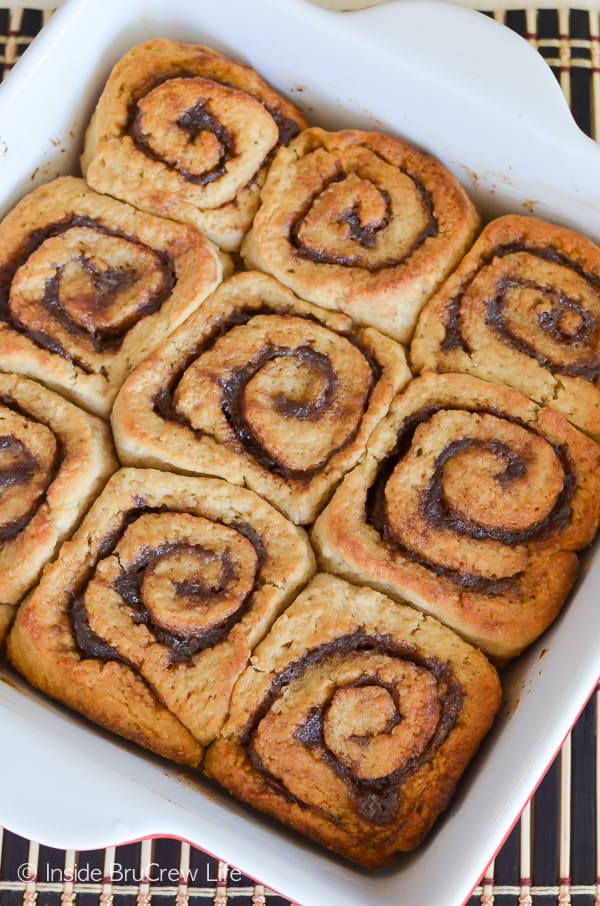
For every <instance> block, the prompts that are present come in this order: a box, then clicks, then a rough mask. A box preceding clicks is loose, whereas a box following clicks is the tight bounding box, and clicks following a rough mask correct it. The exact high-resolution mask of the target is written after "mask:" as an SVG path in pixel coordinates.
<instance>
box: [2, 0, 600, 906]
mask: <svg viewBox="0 0 600 906" xmlns="http://www.w3.org/2000/svg"><path fill="white" fill-rule="evenodd" d="M159 35H164V36H169V37H174V38H179V39H184V40H189V41H204V42H207V43H210V44H212V45H214V46H216V47H218V48H221V49H222V50H225V51H228V52H230V53H231V54H233V55H235V56H236V57H239V58H241V59H243V60H246V61H248V62H249V63H251V64H252V65H254V66H256V67H258V68H259V69H260V70H261V71H262V73H263V74H264V75H265V76H266V77H267V78H268V79H270V80H271V81H272V82H273V83H274V84H275V85H276V86H277V87H278V88H279V89H280V90H282V91H283V92H285V93H287V94H288V95H290V97H292V98H293V99H294V100H296V101H297V102H298V103H300V104H302V106H303V107H304V108H305V109H306V112H307V114H308V115H309V117H310V118H311V119H312V120H313V121H314V122H318V123H322V124H325V125H329V126H331V127H337V126H344V125H358V126H363V127H370V128H380V129H384V130H387V131H390V132H392V133H395V134H398V135H401V136H405V137H407V138H408V139H410V140H413V141H415V142H417V143H418V144H420V145H422V146H424V147H425V148H427V149H429V150H430V151H432V152H434V153H435V154H437V155H438V156H439V157H441V158H442V160H443V161H444V162H445V163H446V164H447V165H448V166H450V167H451V169H452V170H453V171H454V172H455V173H456V174H457V175H458V177H459V178H460V179H462V181H463V183H464V184H465V185H466V187H467V188H468V189H469V190H470V191H471V192H472V194H473V195H474V197H475V199H476V201H477V202H478V203H479V205H480V206H481V207H482V209H483V210H484V212H485V213H486V214H490V213H495V212H501V211H517V212H519V211H521V212H522V211H523V210H525V211H532V210H534V211H536V212H537V213H539V214H540V215H541V216H544V217H547V218H549V219H551V220H555V221H557V222H560V223H563V224H567V225H571V226H573V227H576V228H579V229H581V230H582V231H583V232H585V233H587V234H588V235H590V236H592V237H594V238H596V239H597V240H598V239H600V149H599V148H598V147H597V146H595V145H594V144H593V143H592V142H591V141H590V140H589V139H586V138H585V137H584V136H583V135H582V134H581V133H580V132H579V131H578V130H577V128H576V127H575V125H574V123H573V121H572V120H571V117H570V114H569V112H568V109H567V106H566V104H565V102H564V100H563V98H562V95H561V93H560V91H559V88H558V86H557V84H556V83H555V81H554V79H553V77H552V75H551V73H550V71H549V70H547V69H546V67H545V64H544V63H543V62H542V61H541V59H540V58H539V57H538V56H537V54H535V52H534V51H533V50H531V49H530V48H528V47H527V45H526V44H525V42H523V41H521V40H520V39H519V38H517V37H516V36H515V35H513V34H511V33H509V32H508V31H507V30H506V29H503V28H501V27H500V26H497V25H496V24H495V23H494V22H492V21H490V20H489V19H487V18H485V17H483V16H480V15H478V14H477V13H473V12H470V11H467V10H464V9H460V8H458V7H455V6H445V5H442V4H436V3H430V2H408V0H407V2H401V3H388V4H385V5H384V6H381V7H378V8H373V9H369V10H365V11H362V12H358V13H346V14H340V13H335V12H330V11H326V10H323V9H319V8H317V7H316V6H312V5H310V4H309V3H308V2H306V0H219V3H213V2H211V0H202V2H198V0H169V2H168V3H166V2H163V0H102V3H99V2H98V0H69V2H67V3H66V4H65V5H64V6H63V7H62V8H61V10H60V11H59V13H57V14H56V16H55V17H54V18H53V19H52V20H51V22H50V25H49V26H48V27H47V29H46V30H45V31H44V33H43V34H42V36H41V37H40V38H38V39H37V40H36V42H35V43H34V45H33V47H32V48H31V49H30V50H29V51H28V53H27V57H26V59H25V60H24V61H23V63H22V64H21V65H20V66H19V67H18V69H17V70H16V71H15V72H14V74H12V75H11V78H10V79H9V81H8V83H7V84H6V85H5V86H3V87H2V89H1V90H0V205H1V207H2V210H6V209H8V207H9V206H10V205H11V204H12V203H13V202H14V201H16V200H17V199H18V198H19V197H20V196H21V195H22V194H23V193H25V192H26V191H28V190H29V189H31V188H32V187H33V186H34V185H35V184H37V183H39V182H41V181H45V180H48V179H50V178H52V177H53V176H55V175H57V174H59V173H65V172H70V171H72V170H74V169H75V167H76V161H77V154H78V151H79V149H80V146H81V139H82V132H83V129H84V126H85V123H86V120H87V118H88V116H89V114H90V112H91V110H92V107H93V105H94V102H95V99H96V98H97V96H98V94H99V92H100V88H101V85H102V83H103V80H104V78H105V76H106V75H107V74H108V71H109V68H110V66H111V64H112V63H113V62H114V61H115V60H116V59H117V58H118V57H119V56H120V55H121V54H122V53H123V52H124V51H125V50H127V49H128V48H129V47H130V46H132V45H133V44H135V43H137V42H139V41H142V40H145V39H147V38H150V37H154V36H159ZM585 572H586V575H585V578H584V579H583V581H582V582H580V585H579V587H578V590H577V593H576V594H575V595H574V596H573V597H572V599H571V601H570V603H569V604H568V606H567V608H566V609H565V612H564V613H563V615H562V617H561V618H560V619H559V620H558V622H557V623H556V624H555V626H554V627H553V628H552V629H551V630H550V631H549V632H547V633H546V634H545V636H544V637H543V638H542V639H541V640H540V641H539V642H538V644H536V645H534V646H533V647H532V648H531V650H530V651H529V652H528V653H527V654H526V655H525V656H523V657H522V658H521V659H520V660H519V661H518V662H517V663H515V664H514V665H513V666H512V667H511V668H510V670H509V671H508V672H507V675H506V677H505V682H506V706H505V708H504V710H503V713H502V715H501V717H500V719H499V720H498V722H497V725H496V726H495V729H494V731H493V733H492V734H491V736H490V738H489V739H488V741H487V742H486V744H485V745H484V748H483V750H482V751H481V752H480V753H479V755H478V757H477V758H476V760H475V763H474V764H473V765H472V767H471V768H470V769H469V771H468V773H467V775H466V776H465V778H464V780H463V782H462V784H461V787H460V789H459V793H458V796H457V798H456V799H455V800H454V802H453V804H452V805H451V807H450V809H449V810H448V812H447V813H446V815H445V816H444V818H443V819H442V820H441V821H440V822H439V824H438V826H437V828H436V830H435V831H434V833H433V834H432V835H431V837H430V838H429V840H428V842H427V843H426V845H425V846H423V847H422V848H421V849H420V850H419V851H418V852H416V853H414V854H412V855H410V856H406V857H400V858H398V860H397V861H396V863H395V864H394V866H393V867H392V868H390V869H389V870H386V871H379V872H376V873H366V872H362V871H360V870H357V869H353V868H351V867H350V866H349V865H347V864H345V863H343V862H342V861H341V860H337V859H335V858H333V857H330V856H328V855H326V854H325V853H324V852H322V851H319V850H317V848H316V847H313V846H312V845H311V844H310V843H308V842H305V841H303V840H302V839H301V838H300V837H297V836H295V835H293V834H291V833H288V832H287V831H285V830H284V829H282V828H280V827H279V826H275V824H274V823H272V822H270V821H267V820H266V819H263V818H261V817H260V816H259V815H258V814H255V813H253V812H251V811H250V810H247V809H246V808H245V807H243V806H240V805H238V804H236V803H235V802H233V801H232V800H230V799H229V798H227V796H225V795H224V794H222V793H221V792H220V791H218V790H217V789H216V788H213V787H211V786H209V785H208V784H207V783H204V781H202V780H196V779H191V776H190V775H189V774H188V775H185V776H183V775H182V773H181V772H180V771H179V770H178V769H176V768H174V767H171V766H170V765H169V764H167V763H164V762H161V761H159V760H158V759H155V758H152V757H150V756H146V755H144V754H143V753H142V752H140V751H139V750H137V749H134V748H133V747H132V746H128V745H126V744H124V743H122V742H120V741H119V740H117V739H113V738H112V737H110V736H109V735H108V734H105V733H103V732H101V731H99V730H97V729H96V728H94V727H92V726H90V725H89V724H87V723H86V722H85V721H83V720H82V719H79V718H77V717H75V716H72V715H69V714H67V713H66V712H65V711H64V710H62V709H61V708H60V707H58V706H55V705H54V704H52V703H50V702H49V701H46V700H44V699H43V698H42V697H41V696H39V695H37V694H35V693H34V692H32V691H31V690H29V689H28V688H26V686H25V685H24V684H22V683H20V682H19V681H18V680H17V679H16V678H15V677H14V675H13V674H11V673H10V671H9V670H8V668H6V667H4V668H1V667H0V671H2V670H4V674H5V677H6V679H7V682H2V683H0V823H2V824H3V825H5V826H7V827H9V828H11V829H12V830H15V831H17V832H19V833H21V834H23V835H25V836H28V837H31V838H33V839H36V840H40V841H42V842H45V843H48V844H53V845H55V846H61V847H65V848H68V847H72V848H79V849H84V848H89V847H98V846H103V845H108V844H114V843H118V842H124V841H126V840H132V839H136V838H139V837H142V836H145V835H150V834H165V835H175V836H180V837H182V838H185V839H187V840H190V841H192V842H193V843H195V844H198V845H199V846H201V847H203V848H204V849H206V850H208V851H210V852H212V853H215V854H218V855H219V856H221V857H223V858H225V859H228V860H229V861H230V862H232V863H233V864H234V865H237V866H238V867H240V868H241V869H242V870H243V871H245V872H246V873H248V874H249V875H251V876H253V877H255V878H259V879H261V880H263V881H264V882H266V883H267V884H269V885H271V886H272V887H273V888H275V889H276V890H279V891H281V892H282V893H284V894H286V895H287V896H289V897H290V898H292V899H294V900H296V901H297V902H298V903H301V904H302V906H323V904H324V903H326V904H327V906H353V904H354V906H365V904H374V903H377V904H403V906H407V904H411V906H459V904H460V903H462V902H463V900H465V899H466V898H467V897H468V895H469V892H470V890H471V889H472V887H473V886H474V885H475V884H476V882H477V881H478V879H479V877H480V875H481V874H482V872H483V871H484V869H485V867H486V864H487V863H488V861H489V860H490V858H491V857H492V855H493V854H494V852H495V850H496V849H497V848H498V847H499V845H500V844H501V842H502V841H503V839H504V837H505V836H506V834H507V832H508V831H509V829H510V827H511V825H512V824H513V822H514V821H515V819H516V817H517V815H518V813H519V812H520V810H521V808H522V806H523V805H524V803H525V802H526V800H527V798H528V797H529V795H530V794H531V792H532V790H533V789H534V787H535V785H536V783H537V782H538V780H539V779H540V777H541V775H542V774H543V772H544V770H545V768H546V767H547V765H548V764H549V762H550V761H551V759H552V757H553V755H554V753H555V752H556V751H557V750H558V748H559V746H560V744H561V742H562V740H563V738H564V737H565V735H566V734H567V732H568V730H569V728H570V726H571V725H572V723H573V722H574V720H575V718H576V716H577V714H578V713H579V711H580V710H581V708H582V707H583V705H584V703H585V701H586V699H587V697H588V695H589V693H590V692H591V690H592V688H593V686H594V685H595V683H596V681H597V678H598V674H599V672H600V621H599V620H598V598H599V596H600V559H599V558H598V556H597V552H596V556H595V558H594V555H593V554H590V556H589V560H588V562H587V564H586V571H585ZM544 654H545V656H543V655H544Z"/></svg>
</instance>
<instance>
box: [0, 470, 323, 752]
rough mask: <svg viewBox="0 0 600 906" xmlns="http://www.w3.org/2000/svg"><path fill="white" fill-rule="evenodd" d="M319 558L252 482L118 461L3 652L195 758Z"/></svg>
mask: <svg viewBox="0 0 600 906" xmlns="http://www.w3.org/2000/svg"><path fill="white" fill-rule="evenodd" d="M313 571H314V558H313V554H312V551H311V549H310V546H309V544H308V539H307V538H306V535H305V534H304V532H303V531H302V530H301V529H298V528H295V527H294V526H293V525H291V524H290V523H289V522H287V520H285V519H284V518H283V516H281V515H279V513H277V512H276V511H275V510H273V508H272V507H270V506H269V504H267V503H265V502H264V501H263V500H260V499H259V498H258V497H257V496H256V495H255V494H253V493H252V492H251V491H247V490H245V489H243V488H236V487H233V486H232V485H230V484H227V482H224V481H220V480H218V479H209V478H184V477H182V476H180V475H169V474H167V473H164V472H157V471H144V470H139V471H138V470H135V469H123V470H121V471H120V472H118V473H117V474H116V475H115V476H114V477H113V478H112V479H111V480H110V482H109V483H108V485H107V487H106V489H105V490H104V492H103V493H102V494H101V495H100V497H99V498H98V499H97V501H96V502H95V504H94V505H93V507H92V509H91V510H90V512H89V514H88V516H87V517H86V519H85V520H84V522H83V523H82V525H81V528H80V529H79V530H78V532H76V534H75V535H74V536H73V538H72V540H71V541H68V542H66V543H65V544H64V545H63V547H62V548H61V551H60V555H59V557H58V560H57V561H56V563H54V564H53V565H52V566H51V567H49V568H48V569H47V570H46V572H45V574H44V577H43V579H42V581H41V583H40V584H39V585H38V587H37V588H36V589H35V591H34V592H33V593H32V594H31V595H30V596H29V598H28V599H27V601H26V603H25V604H24V605H23V607H22V608H21V610H20V612H19V615H18V617H17V620H16V622H15V625H14V627H13V629H12V631H11V634H10V636H9V639H8V655H9V658H10V660H11V662H12V664H13V665H14V666H15V667H16V668H17V670H19V672H21V673H22V674H23V675H24V676H25V677H26V678H27V679H28V680H29V681H30V682H31V683H33V685H35V686H37V687H38V688H40V689H42V691H44V692H46V693H47V694H49V695H51V696H53V697H54V698H57V699H58V700H59V701H62V702H64V703H65V704H67V705H69V707H71V708H74V709H75V710H77V711H81V712H82V713H83V714H85V715H86V716H87V717H90V718H91V719H92V720H94V721H96V722H97V723H99V724H101V725H102V726H104V727H107V728H108V729H109V730H113V731H114V732H115V733H120V734H121V735H122V736H125V737H127V738H128V739H132V740H134V741H135V742H137V743H139V744H140V745H143V746H146V747H147V748H149V749H152V750H153V751H154V752H158V753H159V754H160V755H164V756H165V757H167V758H172V759H174V760H175V761H179V762H183V763H186V764H192V765H195V764H198V763H199V762H200V761H201V758H202V751H203V746H205V745H207V744H208V743H209V742H211V741H212V740H213V739H214V738H215V736H216V735H217V733H218V731H219V730H220V728H221V726H222V724H223V721H224V720H225V718H226V716H227V713H228V708H229V698H230V696H231V692H232V689H233V686H234V684H235V682H236V680H237V678H238V676H239V675H240V673H241V672H242V670H243V669H244V667H245V666H246V663H247V661H248V658H249V656H250V653H251V650H252V648H253V647H254V645H256V644H257V642H258V641H259V640H260V639H261V638H262V636H263V635H264V634H265V633H266V632H267V630H268V629H269V627H270V625H271V623H272V622H273V620H274V619H275V618H276V616H277V615H278V614H279V613H280V612H281V611H282V610H283V609H284V607H285V606H286V605H287V603H288V602H289V600H290V599H291V598H292V597H293V594H294V592H296V591H297V590H298V588H299V587H300V586H301V585H302V584H303V583H304V582H306V581H307V579H308V578H310V576H311V575H312V573H313Z"/></svg>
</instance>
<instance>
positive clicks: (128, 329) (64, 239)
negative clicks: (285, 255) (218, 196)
mask: <svg viewBox="0 0 600 906" xmlns="http://www.w3.org/2000/svg"><path fill="white" fill-rule="evenodd" d="M0 274H1V279H0V370H2V371H16V372H19V373H22V374H26V375H28V376H29V377H33V378H35V379H36V380H39V381H41V382H42V383H44V384H47V385H48V386H50V387H51V388H52V389H54V390H58V391H59V392H60V393H62V394H64V395H65V396H67V397H69V398H70V399H72V400H73V401H74V402H76V403H78V404H80V405H82V406H83V407H84V408H86V409H89V410H90V411H92V412H94V413H95V414H97V415H103V416H107V415H108V413H109V412H110V407H111V404H112V401H113V399H114V397H115V395H116V393H117V390H118V389H119V387H120V386H121V384H122V382H123V379H124V378H125V375H126V374H127V373H128V372H129V371H131V370H132V368H133V367H134V366H135V365H136V364H137V363H138V362H140V361H141V360H142V359H144V358H145V357H146V356H147V355H148V354H149V353H150V352H151V351H152V350H153V349H154V348H155V347H156V346H158V344H159V343H160V342H162V340H163V339H164V338H165V336H167V335H168V334H170V333H171V332H172V331H173V330H174V329H175V328H176V327H178V326H179V324H181V323H182V322H183V321H184V320H185V318H186V317H187V316H188V315H189V314H191V313H192V312H193V311H194V310H195V309H196V308H198V306H199V305H200V303H201V302H202V301H203V300H204V298H205V297H206V296H207V295H208V294H209V293H210V292H212V291H213V290H214V289H215V287H216V286H217V285H218V284H219V283H220V281H221V279H222V274H223V264H222V261H221V259H220V256H219V254H218V253H217V252H216V251H215V250H214V248H213V247H212V246H211V245H210V243H209V242H207V240H205V239H204V238H203V237H202V236H201V235H200V234H199V233H198V232H197V231H196V230H194V229H192V228H191V227H186V226H184V225H182V224H177V223H171V222H169V221H167V220H161V219H159V218H158V217H150V216H149V215H147V214H141V213H140V212H139V211H135V210H134V209H133V208H131V207H129V205H125V204H121V202H118V201H113V200H112V199H111V198H105V197H103V196H101V195H97V194H96V193H95V192H92V191H91V190H90V189H88V187H87V186H86V184H85V183H84V181H83V180H82V179H74V178H73V177H64V178H62V179H56V180H54V182H51V183H48V184H47V185H43V186H40V188H38V189H36V190H35V191H34V192H32V193H31V194H30V195H27V196H26V197H25V198H24V199H23V200H22V201H21V202H19V204H18V205H17V206H16V207H15V208H14V209H13V210H12V211H11V212H10V213H9V214H8V215H7V216H6V217H5V218H4V220H3V221H2V223H0Z"/></svg>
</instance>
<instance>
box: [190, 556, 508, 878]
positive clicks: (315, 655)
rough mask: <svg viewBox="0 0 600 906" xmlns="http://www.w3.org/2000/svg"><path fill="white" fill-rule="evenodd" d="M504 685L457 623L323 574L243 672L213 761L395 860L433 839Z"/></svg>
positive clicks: (350, 843) (216, 771) (272, 801)
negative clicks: (452, 627)
mask: <svg viewBox="0 0 600 906" xmlns="http://www.w3.org/2000/svg"><path fill="white" fill-rule="evenodd" d="M301 627H303V628H302V629H301ZM499 693H500V688H499V684H498V680H497V677H496V676H495V673H494V670H493V668H490V666H489V664H488V663H487V662H486V661H485V659H484V658H483V656H482V655H481V654H480V653H479V652H475V651H474V650H473V649H470V648H469V646H467V645H466V644H465V643H463V642H461V641H460V640H459V639H458V638H457V637H456V636H455V635H454V634H453V633H451V632H450V631H449V630H447V629H444V628H443V627H441V626H440V625H439V624H438V623H436V622H435V621H432V620H426V619H424V618H423V617H422V616H421V615H419V614H417V613H416V612H415V611H414V610H412V609H411V608H408V607H402V606H399V605H397V604H394V603H393V602H392V601H390V600H389V598H386V597H384V596H383V595H380V594H377V593H376V592H374V591H372V590H371V589H366V588H360V587H357V586H354V585H349V584H348V583H346V582H343V581H341V580H340V579H336V578H334V577H332V576H329V575H324V574H321V575H318V576H316V577H315V579H314V580H313V581H312V582H311V583H310V585H309V586H308V587H307V588H306V589H305V591H304V592H303V593H302V594H301V595H300V596H299V597H298V598H297V599H296V601H295V602H294V603H293V604H292V605H291V607H290V608H289V609H288V610H287V611H286V613H285V614H284V615H283V616H282V617H280V619H279V620H278V621H277V622H276V623H275V625H274V626H273V628H272V630H271V632H270V634H269V635H268V636H267V638H266V639H265V641H264V642H263V643H262V645H261V646H260V647H259V648H258V649H257V651H256V653H255V657H254V659H253V666H252V667H250V668H248V669H247V670H246V671H245V672H244V674H243V675H242V677H240V680H239V683H238V685H237V687H236V690H235V692H234V696H233V700H232V704H231V711H230V717H229V719H228V721H227V723H226V725H225V726H224V728H223V731H222V733H221V734H220V737H219V739H218V740H217V741H216V743H215V744H214V745H213V747H212V748H211V750H210V751H209V753H208V757H207V761H206V767H207V770H208V773H209V774H210V775H211V776H214V777H216V779H217V780H219V782H221V783H223V784H224V786H226V787H227V788H228V789H230V790H231V791H232V792H234V793H235V794H236V795H238V796H241V798H243V799H245V800H246V801H248V802H250V803H252V804H254V805H258V807H259V808H261V809H264V810H266V811H268V812H270V813H271V814H274V815H275V816H276V817H277V818H279V819H280V820H284V821H287V822H289V823H291V824H292V826H294V827H297V828H299V829H301V830H305V831H308V832H309V833H310V834H311V835H313V836H316V837H317V839H319V840H321V841H323V842H325V844H326V845H327V846H329V847H331V848H332V849H335V850H337V851H338V852H341V853H343V854H344V855H346V856H349V857H350V858H352V859H355V860H356V861H358V862H360V863H361V864H366V865H377V864H382V863H384V862H385V861H386V860H387V859H388V858H389V857H390V855H391V854H392V853H393V852H394V851H397V850H405V849H411V848H413V847H414V846H415V845H417V843H418V842H419V841H420V840H421V839H422V838H423V836H424V835H425V834H426V833H427V831H428V830H429V828H430V827H431V824H432V823H433V821H434V820H435V817H436V815H437V814H438V812H439V811H440V810H441V809H442V808H443V807H444V805H445V804H446V802H447V800H448V797H449V795H450V792H451V790H452V789H453V787H454V784H455V782H456V780H457V778H458V776H459V775H460V773H461V772H462V770H463V769H464V766H465V764H466V762H467V761H468V759H469V757H470V755H471V754H472V753H473V751H474V748H475V747H476V745H477V743H478V741H479V739H480V738H481V736H482V735H483V734H484V733H485V731H486V729H487V727H488V726H489V724H490V722H491V719H492V718H493V715H494V713H495V710H496V708H497V706H498V703H499ZM426 788H427V792H425V790H426Z"/></svg>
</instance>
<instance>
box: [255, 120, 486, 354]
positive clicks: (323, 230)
mask: <svg viewBox="0 0 600 906" xmlns="http://www.w3.org/2000/svg"><path fill="white" fill-rule="evenodd" d="M477 223H478V218H477V214H476V212H475V209H474V208H473V206H472V205H471V203H470V202H469V200H468V198H467V197H466V195H465V193H464V192H463V191H462V189H461V188H460V186H459V185H458V183H457V182H456V181H455V180H454V178H453V177H452V176H451V174H450V173H449V172H448V171H446V170H445V169H444V168H443V167H442V165H441V164H439V163H438V162H437V161H435V160H433V159H432V158H430V157H428V156H427V155H425V154H422V153H421V152H419V151H417V150H416V149H415V148H412V147H411V146H409V145H406V144H404V143H402V142H398V141H395V140H394V139H391V138H389V137H387V136H384V135H379V134H377V133H367V132H359V131H356V130H347V131H345V132H339V133H329V132H325V131H323V130H322V129H317V128H314V129H308V130H306V131H305V132H303V133H302V135H300V136H299V137H298V138H297V139H295V140H294V142H292V144H291V145H290V146H289V147H288V148H282V149H280V151H279V152H278V154H277V157H276V159H275V161H274V163H273V165H272V167H271V169H270V170H269V174H268V178H267V182H266V184H265V187H264V189H263V192H262V206H261V208H260V210H259V212H258V214H257V217H256V219H255V221H254V224H253V228H252V231H251V232H250V233H249V235H248V237H247V239H246V240H245V243H244V246H243V248H242V254H243V255H244V257H245V259H246V262H247V264H248V265H250V266H252V267H256V268H259V269H261V270H265V271H267V272H268V273H271V274H273V275H274V276H275V277H277V278H278V279H279V280H281V282H282V283H284V284H285V285H286V286H289V287H290V288H291V289H293V290H294V291H295V292H296V293H298V295H299V296H301V297H302V298H305V299H308V300H310V301H311V302H316V303H317V304H319V305H324V306H325V307H327V308H338V309H341V310H342V311H345V312H347V313H348V314H349V315H351V316H352V317H353V318H354V319H355V320H356V321H358V322H359V323H361V324H371V325H373V326H375V327H377V328H378V329H379V330H381V331H382V332H384V333H387V334H389V335H390V336H392V337H394V338H395V339H398V340H400V341H401V342H406V341H407V340H408V339H409V338H410V335H411V333H412V330H413V328H414V323H415V320H416V316H417V314H418V311H419V309H420V308H421V306H422V304H423V303H424V301H425V300H426V299H427V298H428V296H429V295H430V294H431V293H432V291H433V289H435V287H436V286H437V285H438V284H439V283H440V282H441V281H442V279H443V278H444V276H445V275H446V274H447V273H448V272H449V271H450V270H451V269H452V267H453V266H454V264H456V262H457V261H458V259H459V258H460V256H461V255H462V253H463V252H464V251H465V249H466V248H467V247H468V245H469V244H470V242H471V241H472V239H473V236H474V233H475V230H476V227H477Z"/></svg>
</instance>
